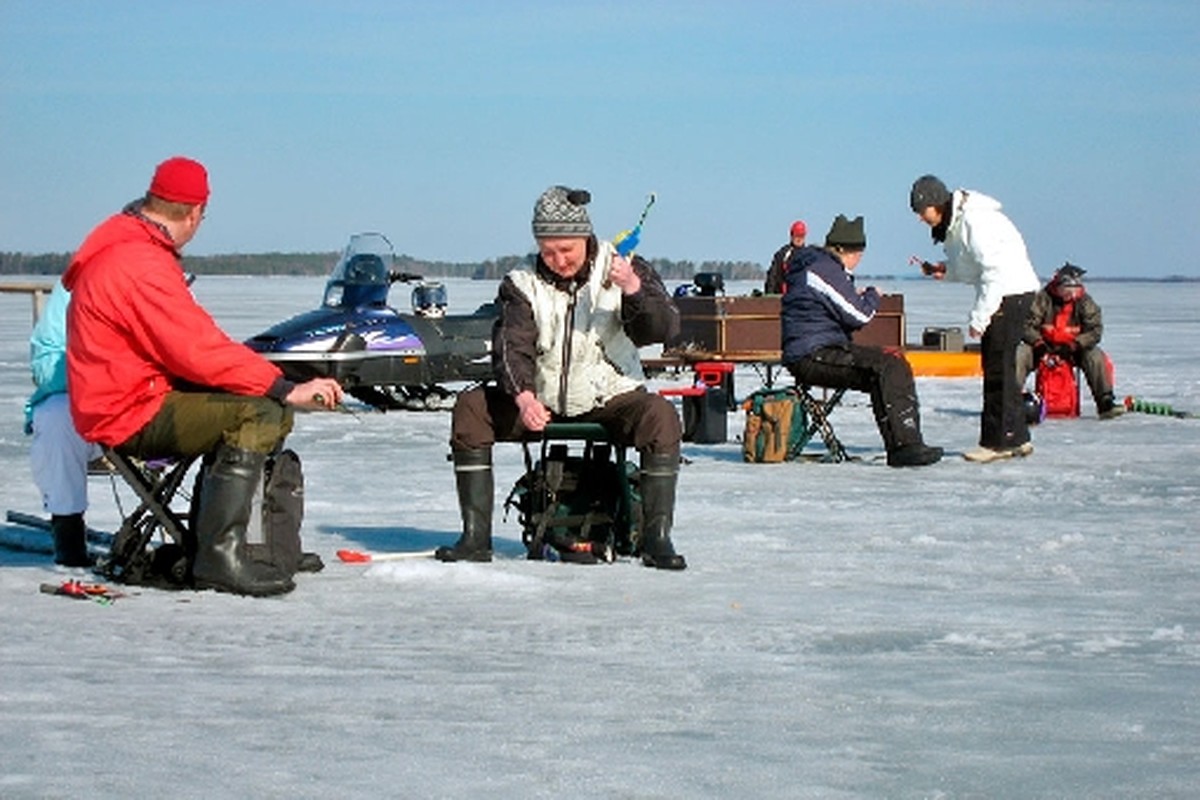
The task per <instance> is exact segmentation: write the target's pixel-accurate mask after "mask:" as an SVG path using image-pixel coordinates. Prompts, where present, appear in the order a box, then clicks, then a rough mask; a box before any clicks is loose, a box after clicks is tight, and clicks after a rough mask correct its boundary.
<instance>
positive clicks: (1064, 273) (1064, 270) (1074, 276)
mask: <svg viewBox="0 0 1200 800" xmlns="http://www.w3.org/2000/svg"><path fill="white" fill-rule="evenodd" d="M1086 274H1087V270H1086V269H1084V268H1083V267H1077V266H1075V265H1074V264H1072V263H1071V262H1070V261H1068V262H1067V263H1065V264H1063V265H1062V266H1061V267H1059V268H1058V270H1057V271H1056V272H1055V273H1054V280H1055V281H1057V282H1058V285H1059V286H1083V276H1084V275H1086Z"/></svg>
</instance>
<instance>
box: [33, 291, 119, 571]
mask: <svg viewBox="0 0 1200 800" xmlns="http://www.w3.org/2000/svg"><path fill="white" fill-rule="evenodd" d="M70 302H71V293H70V292H68V291H67V290H66V288H65V287H64V286H63V285H62V281H58V282H56V283H55V285H54V291H52V292H51V293H50V297H49V299H48V300H47V301H46V307H45V308H44V309H43V310H42V314H41V316H40V317H39V318H38V321H37V324H36V325H34V327H33V334H32V335H31V336H30V337H29V364H30V369H31V371H32V373H33V383H34V386H35V388H34V390H33V394H32V395H31V396H30V397H29V401H28V402H27V403H26V404H25V432H26V433H28V434H32V436H33V442H32V444H31V445H30V448H29V457H30V462H31V466H32V468H33V480H34V483H36V484H37V486H38V490H39V491H40V492H41V493H42V506H43V508H44V509H45V510H46V511H47V512H48V513H49V514H50V529H51V531H52V533H53V536H54V561H55V563H58V564H62V565H64V566H68V567H89V566H91V565H92V559H91V558H90V557H89V556H88V552H87V538H86V533H87V527H86V525H85V524H84V521H83V512H84V511H86V510H87V473H88V462H89V461H92V460H94V459H96V458H99V457H100V455H101V452H100V448H99V447H98V446H97V445H94V444H91V443H89V442H86V441H84V440H83V437H81V436H80V435H79V433H78V432H77V431H76V430H75V424H74V423H73V422H72V421H71V405H70V403H69V402H68V400H67V363H66V353H67V306H68V305H69V304H70Z"/></svg>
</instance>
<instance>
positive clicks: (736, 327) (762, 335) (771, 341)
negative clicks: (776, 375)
mask: <svg viewBox="0 0 1200 800" xmlns="http://www.w3.org/2000/svg"><path fill="white" fill-rule="evenodd" d="M779 302H780V297H779V296H778V295H764V296H762V297H677V298H675V305H676V306H677V307H678V308H679V322H680V334H681V335H680V341H679V348H681V349H684V350H693V351H701V352H705V353H709V354H712V356H713V357H714V358H722V357H725V358H735V359H742V360H746V359H761V360H768V361H769V360H778V359H779V355H780V353H779V351H780V348H781V343H780V334H779ZM904 326H905V321H904V295H900V294H885V295H884V296H883V301H882V303H881V304H880V307H879V312H878V313H877V314H876V315H875V319H873V320H871V322H870V323H868V324H867V325H865V326H863V327H862V328H861V329H860V330H858V331H856V332H855V334H854V336H853V339H854V342H855V343H856V344H863V345H875V346H878V347H903V346H904Z"/></svg>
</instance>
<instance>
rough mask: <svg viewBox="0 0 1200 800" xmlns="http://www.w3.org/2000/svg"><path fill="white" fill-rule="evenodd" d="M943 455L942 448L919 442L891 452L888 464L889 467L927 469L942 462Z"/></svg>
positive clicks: (888, 456) (888, 455) (889, 452)
mask: <svg viewBox="0 0 1200 800" xmlns="http://www.w3.org/2000/svg"><path fill="white" fill-rule="evenodd" d="M942 455H943V451H942V448H940V447H930V446H929V445H927V444H924V443H923V442H918V443H917V444H906V445H904V446H903V447H897V448H896V449H895V450H889V451H888V454H887V463H888V466H889V467H927V466H929V465H930V464H936V463H937V462H939V461H941V460H942Z"/></svg>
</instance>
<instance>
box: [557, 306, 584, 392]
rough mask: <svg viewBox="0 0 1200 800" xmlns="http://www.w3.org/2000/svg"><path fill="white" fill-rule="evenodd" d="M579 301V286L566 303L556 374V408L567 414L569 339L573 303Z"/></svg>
mask: <svg viewBox="0 0 1200 800" xmlns="http://www.w3.org/2000/svg"><path fill="white" fill-rule="evenodd" d="M578 299H579V285H578V284H576V286H575V288H573V289H572V290H571V299H570V300H568V301H567V319H566V326H567V329H566V332H565V335H564V336H563V352H562V368H561V370H562V371H561V372H559V374H558V408H559V411H560V413H563V414H565V413H566V412H567V380H568V376H569V375H570V372H571V338H572V337H573V336H574V335H575V303H576V301H577V300H578Z"/></svg>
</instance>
